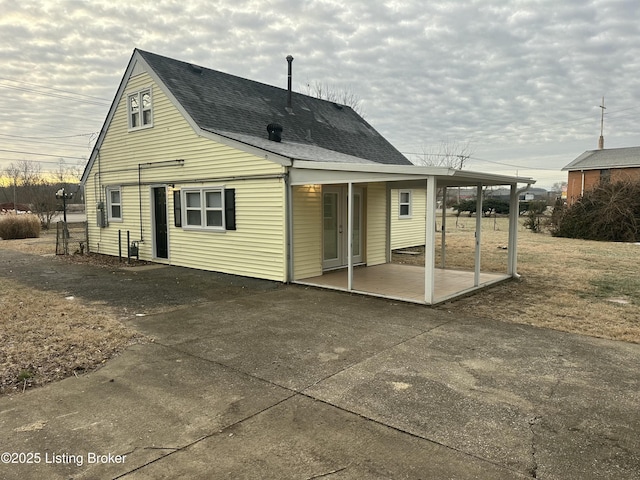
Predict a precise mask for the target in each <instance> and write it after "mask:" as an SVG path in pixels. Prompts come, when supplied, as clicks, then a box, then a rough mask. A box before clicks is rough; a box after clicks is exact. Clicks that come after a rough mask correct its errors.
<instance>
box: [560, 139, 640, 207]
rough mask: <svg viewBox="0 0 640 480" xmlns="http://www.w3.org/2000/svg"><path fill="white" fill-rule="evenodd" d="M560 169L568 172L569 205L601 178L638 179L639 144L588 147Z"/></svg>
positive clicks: (614, 179)
mask: <svg viewBox="0 0 640 480" xmlns="http://www.w3.org/2000/svg"><path fill="white" fill-rule="evenodd" d="M562 170H563V171H567V172H569V175H568V179H567V203H568V204H569V205H571V204H572V203H573V202H575V201H576V200H577V199H578V198H580V197H581V196H582V195H583V194H584V192H586V191H587V190H590V189H591V188H593V187H594V186H595V185H597V184H598V183H599V182H601V181H610V182H618V181H624V180H640V147H626V148H608V149H601V150H588V151H586V152H584V153H583V154H582V155H580V156H579V157H578V158H576V159H575V160H574V161H573V162H571V163H569V164H568V165H567V166H565V167H564V168H563V169H562Z"/></svg>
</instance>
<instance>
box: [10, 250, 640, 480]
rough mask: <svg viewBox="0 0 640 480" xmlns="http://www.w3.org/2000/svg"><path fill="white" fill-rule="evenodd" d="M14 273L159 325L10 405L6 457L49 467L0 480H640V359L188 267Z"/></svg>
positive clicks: (582, 342)
mask: <svg viewBox="0 0 640 480" xmlns="http://www.w3.org/2000/svg"><path fill="white" fill-rule="evenodd" d="M0 264H2V265H4V266H5V268H4V269H2V271H1V272H0V275H3V276H6V277H10V278H13V279H14V280H15V281H18V282H22V283H26V284H30V285H33V286H34V287H37V288H43V289H49V290H51V291H53V292H58V293H60V294H61V295H69V294H72V295H75V296H77V297H80V298H84V299H85V300H87V301H101V302H107V303H109V304H110V305H112V306H114V307H116V308H118V309H121V310H122V311H123V312H124V311H125V309H126V311H127V312H129V314H131V313H132V312H137V313H145V312H146V313H149V314H148V315H147V316H144V317H135V316H131V315H130V316H129V317H128V318H129V320H126V321H127V322H129V323H130V324H132V325H134V326H135V327H136V328H138V329H140V330H141V331H142V332H144V333H146V334H148V335H150V336H152V337H153V338H154V339H155V341H154V342H153V343H148V344H143V345H136V346H133V347H131V348H129V349H128V350H127V351H126V352H124V353H123V354H122V355H120V356H119V357H117V358H115V359H114V360H112V361H110V362H109V363H108V364H107V365H105V366H104V367H103V368H101V369H99V370H98V371H96V372H93V373H90V374H87V375H84V376H81V377H79V378H69V379H67V380H64V381H61V382H58V383H55V384H52V385H49V386H47V387H44V388H39V389H35V390H32V391H28V392H26V393H25V394H22V395H14V396H11V397H7V396H5V397H0V428H1V430H2V439H1V440H0V445H1V447H0V451H2V452H9V453H11V452H15V453H23V454H27V456H28V455H29V454H31V459H32V460H34V459H35V454H38V456H39V459H40V460H39V463H31V464H12V463H9V464H7V463H0V478H7V479H13V478H16V479H18V478H20V479H23V478H51V479H70V478H73V479H84V478H91V479H102V478H126V479H147V478H148V479H163V478H166V479H173V478H202V479H205V478H206V479H209V478H274V479H275V478H277V479H282V478H291V479H316V478H336V479H338V478H340V479H364V478H372V479H376V478H379V479H388V478H411V479H414V478H415V479H418V478H421V479H475V478H477V479H517V478H538V479H562V480H566V479H581V480H583V479H605V478H606V479H637V478H638V477H639V476H640V453H639V452H640V438H639V436H638V434H637V432H639V431H640V409H639V408H638V407H640V394H639V390H640V385H639V378H640V374H639V373H638V365H639V364H640V345H635V344H627V343H621V342H612V341H606V340H600V339H595V338H590V337H583V336H579V335H572V334H565V333H560V332H555V331H551V330H544V329H538V328H534V327H528V326H523V325H511V324H506V323H500V322H496V321H493V320H491V319H483V318H464V317H461V316H459V315H457V314H456V311H455V304H452V305H449V306H448V307H447V308H448V310H447V309H445V308H440V309H429V308H426V307H423V306H419V305H410V304H402V303H397V302H391V301H386V300H383V299H377V298H370V297H360V296H351V295H347V294H344V293H339V292H332V291H322V290H316V289H312V288H304V287H301V286H285V285H280V284H276V283H273V282H263V281H257V280H251V279H243V278H239V277H231V276H226V275H218V274H214V273H209V272H200V271H196V270H189V269H182V268H176V267H163V268H155V269H149V268H146V269H145V268H143V269H131V268H129V269H122V270H110V269H104V268H96V267H91V266H86V265H72V264H67V263H65V262H62V261H60V260H59V259H55V258H53V259H52V258H43V257H32V256H28V255H23V254H16V253H15V252H10V253H8V252H7V251H2V250H0ZM53 279H55V281H53ZM480 295H481V294H480ZM153 312H160V313H153ZM585 314H586V313H585ZM22 459H24V460H26V459H27V457H26V456H23V457H22ZM18 460H21V459H18Z"/></svg>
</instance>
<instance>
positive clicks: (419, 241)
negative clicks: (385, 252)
mask: <svg viewBox="0 0 640 480" xmlns="http://www.w3.org/2000/svg"><path fill="white" fill-rule="evenodd" d="M403 191H405V190H403ZM410 191H411V218H400V211H399V210H400V203H399V202H400V190H395V189H394V190H391V249H392V250H396V249H398V248H407V247H415V246H417V245H424V242H425V231H426V229H425V221H426V219H425V216H426V202H427V197H426V193H425V191H424V190H421V189H411V190H410Z"/></svg>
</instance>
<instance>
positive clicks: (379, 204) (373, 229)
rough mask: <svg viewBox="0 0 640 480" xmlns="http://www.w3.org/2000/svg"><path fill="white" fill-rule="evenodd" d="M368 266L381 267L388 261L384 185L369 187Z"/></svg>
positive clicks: (377, 184)
mask: <svg viewBox="0 0 640 480" xmlns="http://www.w3.org/2000/svg"><path fill="white" fill-rule="evenodd" d="M366 207H367V226H366V228H367V237H366V239H365V242H366V262H367V265H369V266H373V265H380V264H383V263H386V261H387V187H386V184H384V183H370V184H368V186H367V204H366Z"/></svg>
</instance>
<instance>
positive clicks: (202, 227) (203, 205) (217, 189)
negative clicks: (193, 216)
mask: <svg viewBox="0 0 640 480" xmlns="http://www.w3.org/2000/svg"><path fill="white" fill-rule="evenodd" d="M211 192H214V193H219V194H220V207H208V206H207V193H211ZM189 193H198V194H199V201H200V204H199V206H198V207H197V208H196V207H189V205H188V204H187V195H188V194H189ZM180 197H181V199H180V200H181V203H182V228H183V229H184V230H199V231H207V232H226V225H225V210H224V186H223V185H208V186H202V187H185V188H181V189H180ZM189 211H193V212H195V211H199V212H200V224H199V225H195V224H191V225H190V224H189V215H188V213H189ZM209 211H211V212H214V211H215V212H218V211H219V212H220V216H221V225H215V226H210V225H207V212H209Z"/></svg>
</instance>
